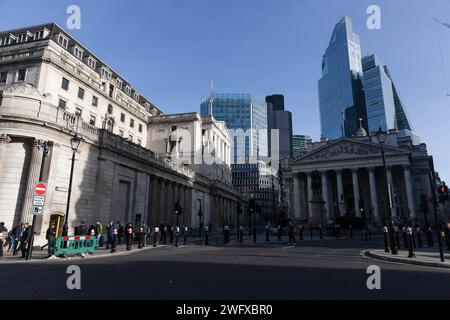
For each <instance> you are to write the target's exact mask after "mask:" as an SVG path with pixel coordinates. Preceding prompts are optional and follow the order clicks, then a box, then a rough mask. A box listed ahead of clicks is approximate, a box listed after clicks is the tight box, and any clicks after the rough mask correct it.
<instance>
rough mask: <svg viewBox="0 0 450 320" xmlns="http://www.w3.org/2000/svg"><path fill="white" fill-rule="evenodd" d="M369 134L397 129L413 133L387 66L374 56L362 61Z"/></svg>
mask: <svg viewBox="0 0 450 320" xmlns="http://www.w3.org/2000/svg"><path fill="white" fill-rule="evenodd" d="M362 65H363V72H364V76H363V77H364V90H365V96H366V108H367V120H368V125H369V126H368V129H369V132H374V131H377V130H378V129H379V128H380V127H381V129H383V130H385V131H387V130H391V129H396V130H398V131H402V130H407V131H408V132H412V129H411V125H410V123H409V120H408V118H407V116H406V113H405V109H404V108H403V104H402V102H401V100H400V97H399V95H398V93H397V89H396V88H395V85H394V82H393V81H392V77H391V75H390V73H389V69H388V68H387V66H383V65H382V63H381V62H380V60H379V59H378V57H377V56H376V55H374V54H371V55H368V56H366V57H364V58H363V59H362Z"/></svg>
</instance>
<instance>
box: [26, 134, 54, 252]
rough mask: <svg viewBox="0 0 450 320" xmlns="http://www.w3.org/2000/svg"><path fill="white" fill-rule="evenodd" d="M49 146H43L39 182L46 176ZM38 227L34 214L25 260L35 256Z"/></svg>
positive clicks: (45, 143) (45, 144) (44, 144)
mask: <svg viewBox="0 0 450 320" xmlns="http://www.w3.org/2000/svg"><path fill="white" fill-rule="evenodd" d="M48 151H49V150H48V144H47V141H45V142H44V143H43V144H42V161H41V169H40V171H39V181H42V179H43V176H44V164H45V158H46V157H47V156H48ZM35 226H36V215H35V214H33V222H32V223H31V238H30V242H29V244H28V251H27V255H26V257H25V260H30V259H31V256H32V254H33V244H34V228H35Z"/></svg>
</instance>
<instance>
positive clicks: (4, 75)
mask: <svg viewBox="0 0 450 320" xmlns="http://www.w3.org/2000/svg"><path fill="white" fill-rule="evenodd" d="M26 75H27V69H19V70H17V72H15V73H14V80H13V81H12V82H22V81H25V78H26ZM7 81H8V71H2V72H0V85H1V84H6V82H7Z"/></svg>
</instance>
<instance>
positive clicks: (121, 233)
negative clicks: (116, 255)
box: [117, 221, 125, 245]
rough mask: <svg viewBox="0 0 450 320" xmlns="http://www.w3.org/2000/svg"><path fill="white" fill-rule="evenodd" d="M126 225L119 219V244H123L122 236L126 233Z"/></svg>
mask: <svg viewBox="0 0 450 320" xmlns="http://www.w3.org/2000/svg"><path fill="white" fill-rule="evenodd" d="M124 231H125V230H124V227H123V225H122V224H121V223H120V221H117V238H118V239H119V245H120V244H122V238H123V235H124Z"/></svg>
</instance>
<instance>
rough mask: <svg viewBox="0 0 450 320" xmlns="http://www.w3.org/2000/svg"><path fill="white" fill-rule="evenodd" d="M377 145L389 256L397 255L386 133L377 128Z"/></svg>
mask: <svg viewBox="0 0 450 320" xmlns="http://www.w3.org/2000/svg"><path fill="white" fill-rule="evenodd" d="M376 137H377V140H378V143H379V144H380V145H381V157H382V159H383V170H384V179H385V182H386V200H387V205H386V209H387V210H386V211H387V219H388V224H389V227H388V231H389V240H390V241H389V242H390V246H391V254H393V255H396V254H398V248H397V245H396V244H395V239H394V222H393V221H392V208H391V200H390V199H391V190H390V185H389V184H388V178H387V167H386V157H385V154H384V143H385V142H386V133H385V132H384V131H383V130H381V127H379V129H378V132H377V134H376Z"/></svg>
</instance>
